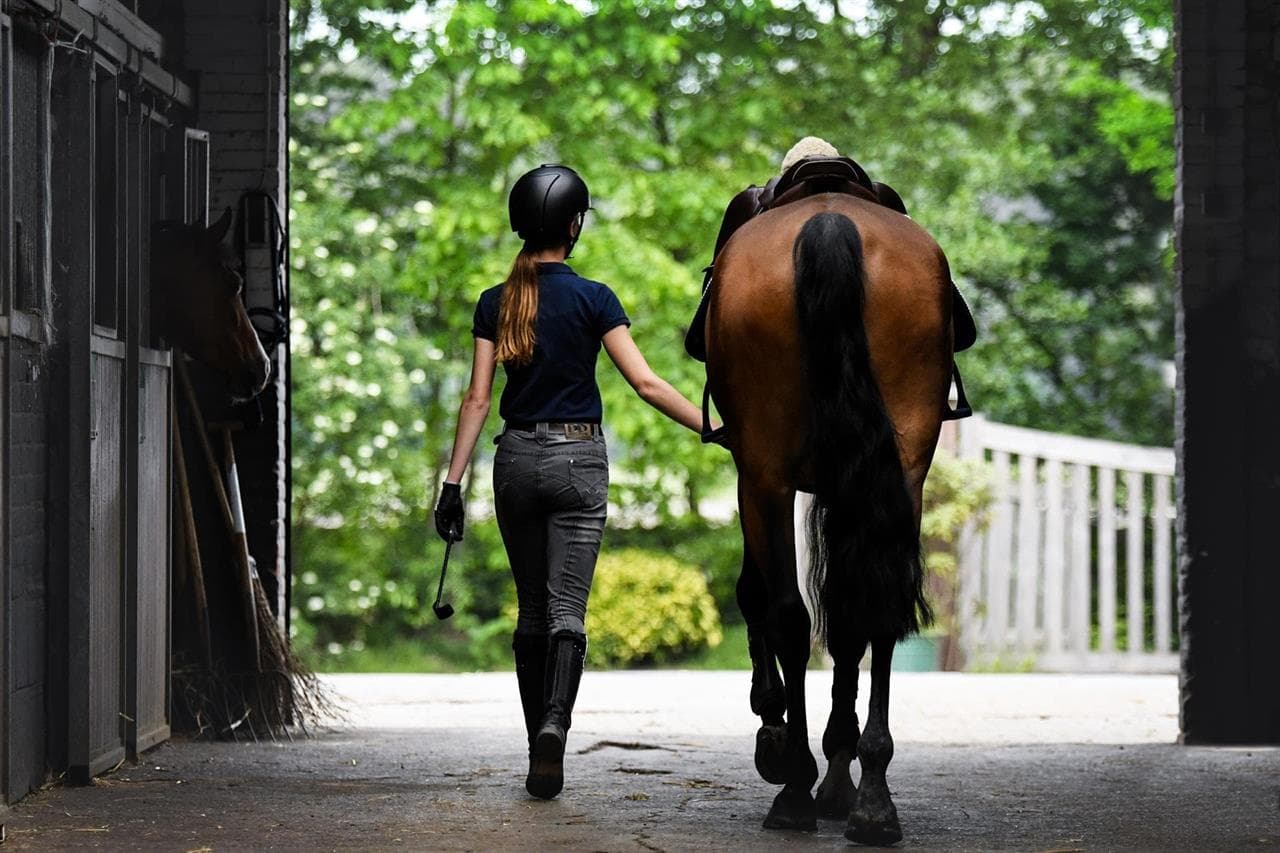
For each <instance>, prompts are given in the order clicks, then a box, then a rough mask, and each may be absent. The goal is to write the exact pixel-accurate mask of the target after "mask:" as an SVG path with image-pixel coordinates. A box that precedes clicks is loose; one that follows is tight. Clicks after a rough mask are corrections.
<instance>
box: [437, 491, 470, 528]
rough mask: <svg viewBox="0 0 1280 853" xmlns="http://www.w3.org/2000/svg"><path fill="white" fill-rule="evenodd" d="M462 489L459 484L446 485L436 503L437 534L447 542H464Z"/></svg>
mask: <svg viewBox="0 0 1280 853" xmlns="http://www.w3.org/2000/svg"><path fill="white" fill-rule="evenodd" d="M463 514H464V511H463V508H462V487H461V486H460V485H458V484H457V483H445V484H444V486H443V487H442V488H441V489H440V500H439V502H438V503H436V533H439V534H440V538H441V539H443V540H444V541H446V542H461V541H462V517H463Z"/></svg>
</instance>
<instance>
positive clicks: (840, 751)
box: [817, 620, 867, 820]
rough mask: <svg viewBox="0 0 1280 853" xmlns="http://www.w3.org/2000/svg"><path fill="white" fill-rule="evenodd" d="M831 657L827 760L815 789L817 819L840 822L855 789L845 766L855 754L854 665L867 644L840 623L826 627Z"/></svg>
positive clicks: (824, 740) (825, 741)
mask: <svg viewBox="0 0 1280 853" xmlns="http://www.w3.org/2000/svg"><path fill="white" fill-rule="evenodd" d="M827 635H828V643H829V647H830V649H831V657H832V660H833V661H834V662H835V667H834V671H833V673H832V679H831V716H830V717H828V718H827V729H826V731H825V732H823V734H822V754H823V755H824V756H826V759H827V775H826V777H825V778H824V779H823V780H822V784H821V785H819V786H818V797H817V803H818V816H819V817H825V818H832V819H839V820H843V819H844V818H845V817H846V816H848V814H849V811H850V809H852V808H853V798H854V795H855V794H856V793H857V788H856V787H855V786H854V784H853V777H852V776H850V775H849V765H850V764H851V763H852V762H853V759H854V758H855V757H856V756H857V754H858V736H859V730H858V712H857V710H856V709H855V707H854V702H855V701H856V700H857V698H858V665H859V664H860V663H861V662H862V656H863V654H865V653H866V650H867V641H866V640H865V639H861V638H854V637H852V636H850V632H849V629H848V627H847V626H846V625H844V624H843V623H842V622H838V621H835V620H833V621H832V623H831V624H830V625H829V626H828V627H827Z"/></svg>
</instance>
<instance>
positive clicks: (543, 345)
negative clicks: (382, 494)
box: [435, 166, 702, 799]
mask: <svg viewBox="0 0 1280 853" xmlns="http://www.w3.org/2000/svg"><path fill="white" fill-rule="evenodd" d="M589 206H590V197H589V194H588V191H587V185H586V183H585V182H584V181H583V180H582V178H581V177H580V176H579V175H578V173H577V172H575V171H574V170H573V169H570V168H568V167H567V166H541V167H539V168H537V169H534V170H533V171H531V172H528V173H526V174H525V175H523V176H521V177H520V179H519V180H517V181H516V183H515V186H514V187H513V188H512V190H511V196H510V199H509V211H510V215H511V230H513V231H515V232H516V233H517V234H519V236H520V237H521V238H522V239H523V240H524V247H523V248H521V250H520V253H519V254H518V255H516V260H515V264H514V265H513V266H512V268H511V274H510V275H509V276H508V277H507V280H506V281H505V282H503V283H502V284H499V285H498V286H496V287H493V288H490V289H489V290H486V291H485V292H484V293H482V294H481V295H480V300H479V302H478V303H477V305H476V311H475V320H474V325H473V328H472V335H473V336H474V337H475V359H474V362H473V364H472V368H471V384H470V386H469V387H468V388H467V392H466V395H465V396H464V398H463V400H462V406H461V408H460V409H459V412H458V427H457V432H456V434H455V437H454V442H453V456H452V461H451V462H450V465H449V473H448V476H447V477H446V479H445V483H444V486H443V488H442V489H441V492H440V500H439V502H438V504H437V505H436V510H435V522H436V530H437V532H439V534H440V536H441V537H442V538H444V539H445V540H446V541H450V540H452V541H457V540H459V539H461V538H462V527H463V515H464V512H463V505H462V491H461V487H460V485H459V484H460V483H461V481H462V475H463V473H464V472H465V471H466V468H467V465H468V463H469V462H470V460H471V455H472V452H473V451H474V449H475V445H476V440H477V438H478V436H479V434H480V431H481V429H482V428H483V427H484V422H485V419H486V418H487V416H488V414H489V398H490V392H491V389H492V384H493V374H494V369H495V366H496V365H497V364H502V366H503V367H504V368H505V370H506V372H507V387H506V390H505V391H503V394H502V401H501V403H500V404H499V407H498V411H499V414H501V416H502V419H503V421H504V426H503V430H502V433H501V435H500V436H499V437H498V439H497V444H498V448H497V453H496V454H495V458H494V465H493V492H494V505H495V509H496V512H497V516H498V528H499V530H500V531H501V532H502V541H503V544H504V545H505V546H506V549H507V558H508V560H509V561H510V563H511V573H512V575H513V576H514V578H515V584H516V596H517V599H518V601H519V618H518V621H517V623H516V630H515V636H514V637H513V639H512V644H511V645H512V649H513V650H514V651H515V662H516V680H517V683H518V685H519V690H520V703H521V705H523V707H524V720H525V727H526V729H527V732H528V736H529V775H528V778H527V779H526V781H525V787H526V788H527V789H528V791H529V793H530V794H532V795H533V796H535V797H542V798H547V799H549V798H551V797H554V796H556V795H557V794H558V793H560V789H561V787H562V786H563V784H564V771H563V758H564V747H565V736H566V734H567V732H568V730H569V725H570V721H571V716H572V711H573V703H574V700H575V698H576V697H577V693H578V683H579V681H580V679H581V677H582V666H583V661H584V659H585V656H586V651H587V637H586V629H585V626H584V623H583V620H584V618H585V616H586V611H587V596H588V594H589V593H590V591H591V578H592V575H593V574H594V572H595V565H596V557H597V555H598V554H599V551H600V539H601V536H602V535H603V533H604V523H605V513H606V506H607V496H608V488H609V462H608V455H607V451H606V448H605V441H604V436H603V434H602V433H601V431H600V420H601V416H602V414H603V413H602V406H601V402H600V389H599V388H598V387H597V385H596V380H595V368H596V357H597V356H598V355H599V352H600V347H601V344H603V345H604V349H605V351H606V352H608V353H609V357H610V358H611V359H612V360H613V363H614V364H615V365H616V366H617V368H618V370H619V371H620V372H621V373H622V375H623V377H624V378H625V379H626V380H627V382H628V383H630V385H631V387H632V388H634V389H635V390H636V393H638V394H639V395H640V397H641V398H643V399H644V400H645V401H646V402H648V403H649V404H651V405H652V406H654V407H655V408H656V409H658V410H659V411H661V412H662V413H663V414H665V415H667V416H668V417H670V418H672V419H673V420H675V421H676V422H678V423H680V424H683V425H684V426H686V427H688V428H689V429H691V430H693V431H694V432H699V431H700V430H701V427H702V413H701V411H700V409H699V408H698V407H697V406H695V405H694V404H693V403H691V402H690V401H689V400H687V399H685V397H683V396H682V395H681V394H680V392H678V391H676V390H675V389H674V388H672V387H671V385H670V384H668V383H667V382H665V381H664V380H662V379H661V378H659V377H658V376H657V375H656V374H655V373H654V372H653V370H652V369H650V367H649V365H648V364H647V363H646V362H645V359H644V356H643V355H641V353H640V350H639V349H637V348H636V345H635V342H634V341H632V339H631V332H630V330H629V328H628V327H629V326H630V325H631V321H630V320H629V319H628V317H627V315H626V312H624V311H623V309H622V305H621V303H619V302H618V298H617V296H615V295H614V293H613V291H612V290H610V289H609V287H608V286H607V285H604V284H601V283H599V282H595V281H589V280H588V279H585V278H582V277H581V276H579V275H578V274H577V273H575V272H574V271H573V270H572V269H571V268H570V267H569V266H568V265H567V264H566V263H565V259H566V258H567V257H568V256H569V253H570V252H571V251H572V250H573V246H574V244H575V243H576V242H577V240H578V237H579V235H580V234H581V232H582V225H583V219H584V217H585V214H586V211H587V209H588V207H589Z"/></svg>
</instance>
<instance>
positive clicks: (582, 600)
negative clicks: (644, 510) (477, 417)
mask: <svg viewBox="0 0 1280 853" xmlns="http://www.w3.org/2000/svg"><path fill="white" fill-rule="evenodd" d="M608 492H609V457H608V450H607V448H606V447H605V442H604V438H603V437H599V438H592V439H587V440H577V441H566V440H563V439H559V440H558V439H555V438H553V437H551V436H549V435H546V434H545V430H543V431H541V432H526V431H522V430H512V429H508V430H507V431H506V432H504V433H503V434H502V435H501V436H500V437H499V439H498V448H497V453H496V454H495V456H494V464H493V493H494V508H495V510H496V512H497V516H498V528H499V529H500V530H501V531H502V541H503V544H504V545H505V546H506V548H507V558H508V560H509V561H510V563H511V574H512V575H513V576H514V578H515V583H516V596H517V598H518V600H519V607H520V615H519V619H518V621H517V624H516V633H518V634H555V633H559V632H572V633H575V634H584V633H586V629H585V626H584V624H583V623H584V620H585V618H586V614H587V596H588V594H589V593H590V592H591V579H592V577H593V576H594V574H595V568H596V557H597V556H598V555H599V553H600V540H601V538H602V537H603V535H604V523H605V516H606V512H607V498H608Z"/></svg>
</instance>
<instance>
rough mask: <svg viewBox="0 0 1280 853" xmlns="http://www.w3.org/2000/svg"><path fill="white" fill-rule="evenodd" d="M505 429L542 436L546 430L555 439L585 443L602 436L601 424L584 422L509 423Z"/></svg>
mask: <svg viewBox="0 0 1280 853" xmlns="http://www.w3.org/2000/svg"><path fill="white" fill-rule="evenodd" d="M505 429H508V430H512V429H513V430H516V431H518V432H532V433H539V434H541V433H542V432H543V431H544V430H545V432H546V434H547V435H549V436H552V437H554V438H561V437H563V438H568V439H576V440H580V441H585V440H587V439H591V438H597V437H598V436H599V435H600V424H596V423H582V422H565V423H561V422H554V421H543V422H539V423H525V422H522V421H507V422H506V426H505Z"/></svg>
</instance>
